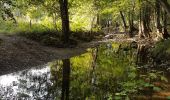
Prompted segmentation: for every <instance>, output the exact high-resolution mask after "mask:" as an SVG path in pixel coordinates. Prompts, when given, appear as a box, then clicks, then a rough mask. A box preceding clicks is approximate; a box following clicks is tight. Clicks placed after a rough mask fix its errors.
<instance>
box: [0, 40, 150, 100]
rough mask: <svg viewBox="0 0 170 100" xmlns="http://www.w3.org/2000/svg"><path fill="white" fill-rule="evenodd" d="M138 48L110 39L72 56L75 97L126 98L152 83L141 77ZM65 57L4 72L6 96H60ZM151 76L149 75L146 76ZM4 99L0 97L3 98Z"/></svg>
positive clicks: (15, 99) (22, 99) (40, 99)
mask: <svg viewBox="0 0 170 100" xmlns="http://www.w3.org/2000/svg"><path fill="white" fill-rule="evenodd" d="M136 55H137V50H136V48H130V47H129V44H117V43H108V44H106V45H100V46H98V47H96V48H90V49H88V50H87V53H85V54H82V55H79V56H77V57H72V58H69V61H70V66H71V73H70V99H71V100H112V99H117V100H123V99H125V98H126V99H128V98H129V97H128V95H129V94H139V92H138V89H139V88H141V87H143V86H144V85H151V84H150V82H146V81H145V80H143V78H141V77H140V75H139V71H138V69H137V66H136V57H137V56H136ZM63 63H64V62H63V61H62V60H56V61H54V62H50V63H48V64H47V65H44V66H40V67H36V68H32V69H29V70H24V71H20V72H14V73H11V74H8V75H3V76H0V98H1V99H2V100H58V99H60V98H61V91H62V68H63ZM143 77H145V78H146V77H147V76H143ZM1 99H0V100H1Z"/></svg>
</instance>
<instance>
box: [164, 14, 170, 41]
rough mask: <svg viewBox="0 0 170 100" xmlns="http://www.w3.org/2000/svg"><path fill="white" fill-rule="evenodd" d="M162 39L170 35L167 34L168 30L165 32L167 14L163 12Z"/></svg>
mask: <svg viewBox="0 0 170 100" xmlns="http://www.w3.org/2000/svg"><path fill="white" fill-rule="evenodd" d="M163 24H164V25H163V26H164V27H163V38H164V39H167V38H169V37H170V35H169V34H168V30H167V12H166V11H164V18H163Z"/></svg>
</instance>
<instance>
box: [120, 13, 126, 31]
mask: <svg viewBox="0 0 170 100" xmlns="http://www.w3.org/2000/svg"><path fill="white" fill-rule="evenodd" d="M120 15H121V18H122V21H123V26H124V31H125V32H126V30H127V24H126V20H125V17H124V15H123V12H122V11H120Z"/></svg>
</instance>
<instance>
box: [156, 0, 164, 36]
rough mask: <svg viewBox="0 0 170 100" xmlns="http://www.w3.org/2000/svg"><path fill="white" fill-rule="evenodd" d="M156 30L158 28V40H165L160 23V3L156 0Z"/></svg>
mask: <svg viewBox="0 0 170 100" xmlns="http://www.w3.org/2000/svg"><path fill="white" fill-rule="evenodd" d="M155 5H156V28H157V37H158V38H163V37H162V25H161V22H160V18H161V17H160V11H161V9H160V3H159V1H158V0H156V4H155Z"/></svg>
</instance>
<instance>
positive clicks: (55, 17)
mask: <svg viewBox="0 0 170 100" xmlns="http://www.w3.org/2000/svg"><path fill="white" fill-rule="evenodd" d="M52 16H53V17H52V18H53V24H54V28H55V29H56V30H57V24H56V21H57V16H56V13H53V15H52Z"/></svg>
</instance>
